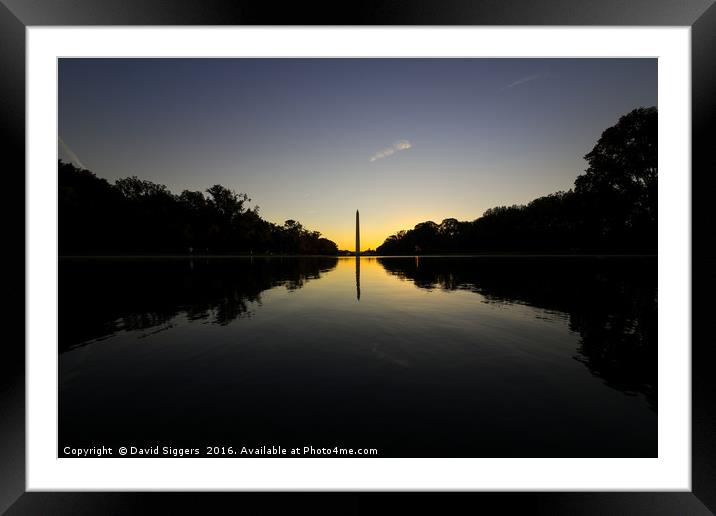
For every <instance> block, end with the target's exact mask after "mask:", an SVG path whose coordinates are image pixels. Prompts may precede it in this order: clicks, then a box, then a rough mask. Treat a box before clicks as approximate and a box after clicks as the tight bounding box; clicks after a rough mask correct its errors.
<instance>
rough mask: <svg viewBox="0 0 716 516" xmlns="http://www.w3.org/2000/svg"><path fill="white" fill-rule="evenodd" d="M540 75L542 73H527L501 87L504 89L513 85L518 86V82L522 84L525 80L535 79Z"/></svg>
mask: <svg viewBox="0 0 716 516" xmlns="http://www.w3.org/2000/svg"><path fill="white" fill-rule="evenodd" d="M540 77H542V74H539V73H536V74H534V75H528V76H526V77H520V78H519V79H517V80H516V81H514V82H511V83H510V84H508V85H507V86H505V87H504V88H502V89H503V90H506V89H508V88H514V87H515V86H519V85H520V84H524V83H526V82H530V81H534V80H535V79H539V78H540Z"/></svg>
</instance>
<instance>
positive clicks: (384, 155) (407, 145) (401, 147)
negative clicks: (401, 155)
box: [370, 140, 413, 161]
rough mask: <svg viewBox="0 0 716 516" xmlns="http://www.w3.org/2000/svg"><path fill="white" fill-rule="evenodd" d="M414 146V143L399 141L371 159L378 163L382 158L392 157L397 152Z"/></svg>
mask: <svg viewBox="0 0 716 516" xmlns="http://www.w3.org/2000/svg"><path fill="white" fill-rule="evenodd" d="M412 146H413V144H412V143H410V142H409V141H408V140H398V141H397V142H395V143H394V144H393V145H391V146H390V147H386V148H385V149H383V150H381V151H378V152H376V153H375V154H373V155H372V156H371V157H370V161H376V160H379V159H382V158H387V157H388V156H392V155H393V154H395V153H396V152H399V151H404V150H408V149H410V148H411V147H412Z"/></svg>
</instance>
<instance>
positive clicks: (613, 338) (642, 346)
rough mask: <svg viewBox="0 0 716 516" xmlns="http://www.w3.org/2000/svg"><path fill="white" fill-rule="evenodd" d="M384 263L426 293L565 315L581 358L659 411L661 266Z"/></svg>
mask: <svg viewBox="0 0 716 516" xmlns="http://www.w3.org/2000/svg"><path fill="white" fill-rule="evenodd" d="M463 260H464V259H462V258H453V259H449V258H444V259H441V258H439V257H434V258H429V257H428V258H420V259H419V261H417V262H416V260H415V259H413V258H409V259H408V258H378V261H379V263H380V264H381V265H382V266H383V267H384V268H385V270H386V271H387V272H389V273H390V274H393V275H395V276H398V277H400V278H402V279H405V280H409V281H412V282H413V283H414V284H415V285H416V286H417V287H419V288H424V289H436V288H439V289H442V290H470V291H473V292H476V293H478V294H481V295H482V296H484V298H485V301H486V302H488V303H500V304H503V303H521V304H526V305H528V306H533V307H536V308H542V309H544V310H545V311H548V312H551V313H552V315H560V314H566V316H567V317H568V321H569V328H570V330H572V331H574V332H576V333H578V334H579V336H580V339H579V347H578V349H577V354H576V355H575V357H574V358H575V359H576V360H578V361H579V362H581V363H583V364H584V365H585V366H586V367H587V368H588V369H589V371H590V372H591V373H592V374H594V375H595V376H598V377H600V378H602V379H603V380H604V382H605V383H606V384H607V385H609V386H610V387H613V388H614V389H617V390H619V391H622V392H625V393H627V394H636V393H641V394H643V395H644V396H645V398H646V400H647V402H648V403H649V406H650V407H651V408H652V409H654V410H657V358H658V356H657V326H658V324H657V323H658V312H657V286H656V273H657V262H656V259H654V258H651V257H643V258H630V257H623V258H608V259H606V258H602V259H600V258H598V257H563V258H551V257H550V258H539V257H535V258H525V257H514V258H509V257H500V258H490V257H482V258H475V259H471V260H467V261H463Z"/></svg>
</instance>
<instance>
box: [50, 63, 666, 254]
mask: <svg viewBox="0 0 716 516" xmlns="http://www.w3.org/2000/svg"><path fill="white" fill-rule="evenodd" d="M653 105H657V60H656V59H60V64H59V157H60V159H63V160H65V161H71V162H73V163H75V164H76V165H78V166H81V167H85V168H88V169H90V170H92V171H93V172H95V173H96V174H97V175H98V176H99V177H103V178H106V179H107V180H109V181H110V182H113V181H114V180H115V179H118V178H121V177H126V176H130V175H136V176H138V177H140V178H142V179H148V180H150V181H154V182H157V183H162V184H165V185H167V187H168V188H169V189H170V190H172V191H173V192H174V193H180V192H181V191H182V190H184V189H190V190H205V189H206V188H208V187H210V186H212V185H214V184H217V183H218V184H222V185H224V186H227V187H229V188H232V189H234V190H236V191H237V192H245V193H247V194H248V195H249V197H250V198H251V199H252V203H251V204H252V205H259V206H260V214H261V216H262V217H263V218H265V219H267V220H269V221H271V222H275V223H278V224H282V223H283V221H285V220H287V219H294V220H298V221H300V222H301V223H302V224H303V225H304V226H305V227H307V228H309V229H311V230H318V231H320V232H321V233H322V234H323V235H324V236H325V237H327V238H330V239H331V240H334V241H335V242H336V243H337V244H338V247H339V248H340V249H351V250H352V249H353V248H354V238H355V232H354V231H355V230H354V223H355V210H356V209H359V210H360V214H361V243H362V247H363V249H364V250H365V249H367V248H369V247H370V248H373V249H375V248H376V247H377V246H378V245H380V244H381V243H382V242H383V240H384V239H385V238H386V237H387V236H389V235H390V234H393V233H395V232H397V231H398V230H400V229H410V228H412V227H413V226H415V224H417V223H419V222H423V221H426V220H433V221H435V222H438V223H439V222H440V221H441V220H443V219H445V218H448V217H455V218H457V219H459V220H473V219H475V218H477V217H479V216H480V215H481V214H482V213H483V212H484V211H485V210H486V209H487V208H490V207H493V206H497V205H510V204H521V203H526V202H529V201H530V200H531V199H533V198H535V197H538V196H540V195H545V194H548V193H551V192H554V191H557V190H566V189H569V188H571V186H572V184H573V182H574V179H575V177H576V176H577V175H578V174H580V173H582V172H583V170H584V168H585V162H584V160H583V156H584V154H586V153H587V152H589V151H590V150H591V148H592V147H593V146H594V144H595V143H596V141H597V139H598V138H599V135H600V134H601V132H602V131H603V130H604V129H606V128H607V127H609V126H611V125H613V124H614V123H616V121H617V120H618V118H619V117H620V116H621V115H623V114H626V113H627V112H629V111H630V110H632V109H634V108H636V107H639V106H653Z"/></svg>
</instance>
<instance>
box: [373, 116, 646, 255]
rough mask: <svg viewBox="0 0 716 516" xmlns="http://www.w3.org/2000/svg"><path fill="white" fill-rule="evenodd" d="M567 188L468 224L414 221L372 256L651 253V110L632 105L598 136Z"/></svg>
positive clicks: (490, 212)
mask: <svg viewBox="0 0 716 516" xmlns="http://www.w3.org/2000/svg"><path fill="white" fill-rule="evenodd" d="M584 158H585V159H586V161H587V163H588V167H587V169H586V171H585V173H584V174H582V175H580V176H578V177H577V179H576V180H575V182H574V188H572V189H570V190H569V191H566V192H556V193H553V194H550V195H547V196H544V197H539V198H537V199H535V200H533V201H532V202H530V203H529V204H527V205H513V206H498V207H495V208H490V209H488V210H487V211H485V213H484V214H483V216H482V217H480V218H478V219H476V220H473V221H471V222H470V221H458V220H456V219H454V218H450V219H445V220H443V221H442V222H441V223H440V224H436V223H435V222H432V221H427V222H421V223H420V224H418V225H416V226H415V227H414V228H413V229H411V230H408V231H400V232H398V233H397V234H395V235H391V236H390V237H388V238H387V239H386V240H385V242H384V243H383V244H382V245H380V246H379V247H378V249H377V252H378V254H382V255H391V254H397V255H402V254H425V253H458V252H503V251H505V252H605V251H606V252H616V253H619V252H641V253H655V252H656V248H657V109H656V107H649V108H638V109H635V110H633V111H631V112H630V113H628V114H627V115H624V116H622V117H621V118H620V119H619V121H618V123H617V124H616V125H614V126H613V127H610V128H609V129H607V130H606V131H604V132H603V133H602V135H601V137H600V138H599V141H598V142H597V144H596V145H595V146H594V148H593V149H592V150H591V152H589V153H588V154H587V155H586V156H585V157H584Z"/></svg>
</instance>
